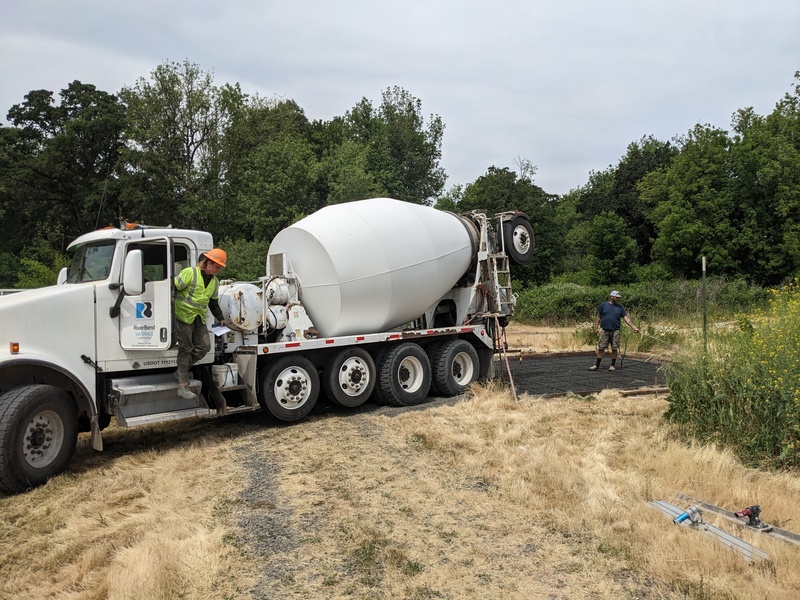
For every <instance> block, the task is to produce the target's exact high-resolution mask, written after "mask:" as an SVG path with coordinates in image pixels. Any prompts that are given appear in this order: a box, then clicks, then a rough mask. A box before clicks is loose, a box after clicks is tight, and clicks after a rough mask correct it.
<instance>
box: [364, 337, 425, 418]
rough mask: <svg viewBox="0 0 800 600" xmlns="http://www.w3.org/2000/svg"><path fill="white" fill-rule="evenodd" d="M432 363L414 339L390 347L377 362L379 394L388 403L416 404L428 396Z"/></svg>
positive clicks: (400, 404) (377, 389) (398, 404)
mask: <svg viewBox="0 0 800 600" xmlns="http://www.w3.org/2000/svg"><path fill="white" fill-rule="evenodd" d="M430 388H431V363H430V360H429V359H428V355H427V354H425V351H424V350H423V349H422V348H420V347H419V346H418V345H417V344H414V343H413V342H406V343H403V344H400V345H399V346H394V347H391V348H387V349H386V351H385V353H384V354H382V356H381V359H380V362H379V365H378V384H377V386H376V388H375V392H376V394H377V395H378V396H379V397H380V399H381V400H382V401H383V402H384V403H386V404H393V405H395V406H414V405H415V404H419V403H420V402H422V401H423V400H425V398H427V397H428V392H429V391H430Z"/></svg>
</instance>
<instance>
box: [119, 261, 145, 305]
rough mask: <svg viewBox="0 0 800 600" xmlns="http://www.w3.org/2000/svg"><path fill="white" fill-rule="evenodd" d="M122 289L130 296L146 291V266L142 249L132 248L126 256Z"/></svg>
mask: <svg viewBox="0 0 800 600" xmlns="http://www.w3.org/2000/svg"><path fill="white" fill-rule="evenodd" d="M122 289H123V290H125V294H126V295H128V296H140V295H141V294H142V292H144V268H143V255H142V251H141V250H131V251H130V252H128V255H127V256H126V257H125V265H124V266H123V271H122Z"/></svg>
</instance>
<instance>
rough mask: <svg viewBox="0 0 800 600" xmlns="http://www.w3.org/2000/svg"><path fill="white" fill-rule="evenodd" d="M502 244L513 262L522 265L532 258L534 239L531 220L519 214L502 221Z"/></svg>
mask: <svg viewBox="0 0 800 600" xmlns="http://www.w3.org/2000/svg"><path fill="white" fill-rule="evenodd" d="M503 244H504V245H505V247H506V253H507V254H508V257H509V258H510V259H511V261H512V262H513V263H514V264H517V265H524V264H527V263H529V262H530V260H531V258H533V249H534V246H535V244H534V239H533V227H532V226H531V222H530V221H529V220H528V219H527V218H525V217H523V216H521V215H519V216H516V217H514V218H513V219H511V220H510V221H506V222H505V223H503Z"/></svg>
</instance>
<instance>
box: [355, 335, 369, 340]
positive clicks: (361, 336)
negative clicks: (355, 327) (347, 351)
mask: <svg viewBox="0 0 800 600" xmlns="http://www.w3.org/2000/svg"><path fill="white" fill-rule="evenodd" d="M365 339H367V338H366V337H364V336H363V335H359V336H358V337H357V338H356V341H357V342H363V341H364V340H365Z"/></svg>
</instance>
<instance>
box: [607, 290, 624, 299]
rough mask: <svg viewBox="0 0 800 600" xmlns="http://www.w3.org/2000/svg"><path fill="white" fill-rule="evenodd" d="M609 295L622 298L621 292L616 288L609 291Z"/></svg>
mask: <svg viewBox="0 0 800 600" xmlns="http://www.w3.org/2000/svg"><path fill="white" fill-rule="evenodd" d="M609 296H613V297H614V298H622V294H620V293H619V292H618V291H617V290H614V291H613V292H611V293H610V294H609Z"/></svg>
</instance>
